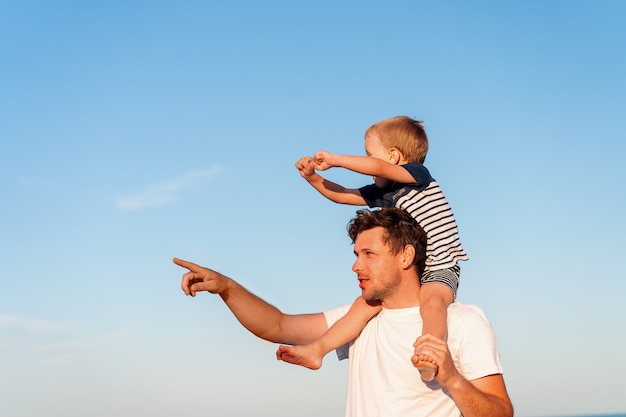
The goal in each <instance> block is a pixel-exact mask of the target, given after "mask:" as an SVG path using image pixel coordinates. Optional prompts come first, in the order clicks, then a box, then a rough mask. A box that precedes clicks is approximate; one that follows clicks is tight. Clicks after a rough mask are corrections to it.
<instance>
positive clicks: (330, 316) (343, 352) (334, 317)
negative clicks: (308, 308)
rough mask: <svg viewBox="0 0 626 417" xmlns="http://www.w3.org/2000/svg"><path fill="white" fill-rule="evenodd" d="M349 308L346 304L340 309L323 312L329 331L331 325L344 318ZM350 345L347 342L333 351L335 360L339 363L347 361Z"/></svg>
mask: <svg viewBox="0 0 626 417" xmlns="http://www.w3.org/2000/svg"><path fill="white" fill-rule="evenodd" d="M350 307H351V305H350V304H347V305H345V306H342V307H337V308H333V309H332V310H327V311H324V317H325V318H326V324H327V325H328V328H329V329H330V328H331V327H332V325H333V324H335V323H336V322H337V321H338V320H339V319H340V318H342V317H343V316H345V315H346V314H347V313H348V310H350ZM351 343H352V342H348V343H346V344H345V345H342V346H339V347H338V348H337V349H335V352H337V358H338V359H339V360H340V361H341V360H344V359H348V349H349V348H350V344H351Z"/></svg>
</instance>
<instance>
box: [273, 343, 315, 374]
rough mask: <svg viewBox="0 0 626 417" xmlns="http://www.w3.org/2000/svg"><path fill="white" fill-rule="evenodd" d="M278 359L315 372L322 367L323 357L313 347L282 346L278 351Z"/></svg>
mask: <svg viewBox="0 0 626 417" xmlns="http://www.w3.org/2000/svg"><path fill="white" fill-rule="evenodd" d="M276 359H278V360H279V361H283V362H287V363H291V364H294V365H300V366H304V367H305V368H309V369H313V370H315V369H320V368H321V367H322V356H320V355H319V354H317V353H316V351H315V349H314V348H313V347H312V346H311V345H298V346H284V345H280V346H279V347H278V350H277V351H276Z"/></svg>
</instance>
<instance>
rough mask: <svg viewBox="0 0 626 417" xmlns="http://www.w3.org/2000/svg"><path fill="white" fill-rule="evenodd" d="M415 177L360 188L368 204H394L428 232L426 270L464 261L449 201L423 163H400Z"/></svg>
mask: <svg viewBox="0 0 626 417" xmlns="http://www.w3.org/2000/svg"><path fill="white" fill-rule="evenodd" d="M403 166H404V168H406V170H407V171H409V173H411V175H412V176H413V178H415V181H416V183H414V184H398V183H395V184H392V185H391V186H390V187H388V188H385V189H381V188H378V187H377V186H376V185H375V184H371V185H367V186H365V187H362V188H360V189H359V191H360V192H361V196H362V197H363V198H364V199H365V202H366V203H367V205H368V206H369V207H397V208H402V209H405V210H406V211H408V212H409V213H410V214H411V216H412V217H413V218H414V219H415V220H417V222H418V223H419V225H420V226H422V229H424V232H426V236H427V239H428V240H427V246H426V270H431V271H435V270H439V269H446V268H450V267H453V266H454V265H456V263H457V261H465V260H467V259H469V258H468V256H467V254H466V253H465V251H464V250H463V247H462V246H461V239H460V237H459V231H458V228H457V225H456V221H455V220H454V214H453V213H452V209H451V208H450V204H448V201H447V200H446V198H445V196H444V195H443V192H442V191H441V188H440V187H439V184H437V182H436V181H435V180H434V179H433V178H432V177H431V176H430V173H429V172H428V170H427V169H426V167H425V166H423V165H422V164H419V163H417V162H412V163H409V164H406V165H403Z"/></svg>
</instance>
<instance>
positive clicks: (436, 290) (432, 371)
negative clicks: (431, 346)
mask: <svg viewBox="0 0 626 417" xmlns="http://www.w3.org/2000/svg"><path fill="white" fill-rule="evenodd" d="M458 273H459V268H458V266H457V267H456V268H452V269H447V270H442V271H434V273H431V274H429V276H427V280H426V281H425V282H422V286H421V288H420V314H421V316H422V335H425V334H432V335H434V336H436V337H438V338H439V339H442V340H446V339H447V333H448V324H447V319H448V306H449V305H450V304H451V303H452V302H453V301H454V298H455V295H456V294H455V292H456V291H455V290H456V288H457V286H458ZM453 288H454V291H453ZM412 360H413V365H414V366H415V367H416V368H417V369H418V370H419V372H420V376H421V377H422V379H423V380H425V381H431V380H433V379H434V378H435V376H436V374H437V363H436V362H435V361H434V360H433V359H432V358H431V357H429V356H427V355H423V354H420V353H419V352H415V355H414V356H413V358H412Z"/></svg>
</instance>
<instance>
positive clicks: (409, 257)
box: [402, 245, 415, 268]
mask: <svg viewBox="0 0 626 417" xmlns="http://www.w3.org/2000/svg"><path fill="white" fill-rule="evenodd" d="M414 259H415V248H414V247H413V245H405V246H404V249H403V250H402V266H403V267H404V268H410V267H411V266H413V260H414Z"/></svg>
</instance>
